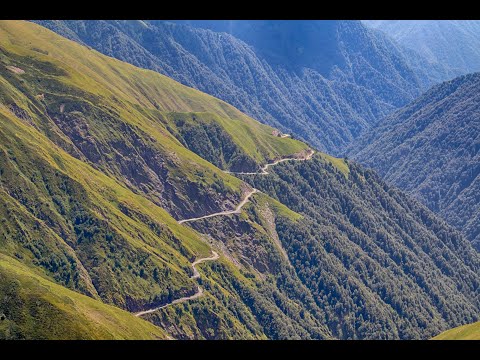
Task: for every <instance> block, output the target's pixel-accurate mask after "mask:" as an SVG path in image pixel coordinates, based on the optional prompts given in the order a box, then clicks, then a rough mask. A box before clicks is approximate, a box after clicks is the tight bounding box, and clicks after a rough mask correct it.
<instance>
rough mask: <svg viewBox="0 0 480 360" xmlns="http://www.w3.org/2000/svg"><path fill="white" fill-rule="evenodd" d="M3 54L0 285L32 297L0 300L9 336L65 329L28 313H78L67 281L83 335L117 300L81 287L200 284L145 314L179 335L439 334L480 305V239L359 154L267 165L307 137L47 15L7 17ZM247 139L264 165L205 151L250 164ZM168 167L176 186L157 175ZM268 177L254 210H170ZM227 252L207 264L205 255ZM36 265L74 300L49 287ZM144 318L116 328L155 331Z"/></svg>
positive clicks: (113, 289) (139, 305)
mask: <svg viewBox="0 0 480 360" xmlns="http://www.w3.org/2000/svg"><path fill="white" fill-rule="evenodd" d="M0 71H1V72H0V99H1V101H0V103H1V106H0V184H1V186H0V202H1V205H0V218H1V219H2V226H1V227H0V244H1V246H0V253H1V254H2V255H1V257H0V268H1V269H2V270H0V274H2V275H0V276H1V278H0V286H5V285H2V284H4V283H7V285H6V287H7V288H8V289H13V290H9V291H12V293H13V294H14V295H15V294H16V295H15V299H19V301H14V302H13V304H12V303H9V302H7V303H4V302H2V303H0V306H1V308H0V319H3V320H0V321H3V323H2V322H0V329H1V330H2V331H3V334H2V336H3V337H6V336H9V337H16V338H22V337H23V338H35V337H43V336H44V337H50V338H58V337H60V336H59V335H58V332H56V329H58V328H55V327H53V328H51V329H52V330H51V331H50V328H45V332H44V333H41V334H39V333H38V332H32V331H31V329H32V327H31V326H29V325H30V323H29V321H30V320H29V319H30V318H32V319H37V320H35V321H37V323H36V325H37V324H38V323H40V325H43V324H44V321H46V320H42V319H43V318H44V317H43V315H42V314H51V313H52V312H53V313H57V312H56V311H55V308H61V309H64V310H65V306H67V308H66V310H65V312H64V313H63V314H58V313H57V314H58V318H59V324H62V326H64V324H65V323H66V322H65V321H64V319H68V317H69V316H70V315H69V314H71V312H70V310H69V308H68V304H71V303H70V302H69V301H67V300H66V299H65V298H64V296H63V294H65V296H67V297H70V298H71V299H73V300H72V301H74V303H76V304H77V310H76V311H79V312H83V315H81V314H80V315H79V316H80V317H81V318H79V321H78V322H71V324H72V329H68V331H65V333H64V334H62V336H63V337H69V338H74V337H84V335H85V333H84V332H80V333H79V331H77V330H75V329H73V327H74V326H81V323H82V322H83V319H85V317H86V318H91V316H92V314H93V316H94V317H95V318H96V317H106V318H108V317H110V316H109V315H108V314H112V312H111V311H114V310H111V307H105V308H103V307H101V306H100V305H98V306H97V305H93V304H94V303H91V302H90V300H89V299H85V298H84V297H82V296H80V295H78V296H77V297H74V296H73V295H72V294H71V293H70V291H71V290H73V291H75V292H77V293H80V294H84V295H87V296H89V297H90V298H91V301H94V302H95V304H97V302H98V303H99V302H102V303H103V304H104V305H105V306H107V305H114V306H116V307H117V308H120V309H123V310H127V311H128V312H133V313H137V312H141V311H145V310H149V309H152V308H157V307H161V306H162V305H166V304H172V303H173V302H174V301H175V300H177V299H181V298H185V297H191V296H193V295H194V294H197V293H198V291H199V290H198V289H199V286H200V287H201V289H202V290H203V292H202V294H201V296H197V297H195V298H194V299H192V300H190V301H185V302H181V303H175V304H172V305H170V306H167V307H164V308H162V309H159V310H158V311H155V312H152V313H149V314H146V315H144V316H142V317H143V318H144V319H145V320H148V321H150V322H152V323H153V324H154V325H156V326H157V327H158V328H159V330H157V331H158V336H162V335H163V334H164V335H165V336H170V337H174V338H178V339H192V338H199V339H229V338H237V339H238V338H242V339H266V338H270V339H301V338H303V339H329V338H428V337H431V336H433V335H434V334H438V333H439V332H440V331H442V330H445V329H447V328H451V327H454V326H458V325H462V324H465V323H470V322H473V321H477V320H478V309H479V303H478V288H479V286H478V285H479V277H478V273H479V271H478V270H479V266H480V264H479V258H478V254H477V253H476V252H475V251H474V250H473V249H472V247H471V245H470V244H469V243H468V242H467V241H466V240H464V239H463V238H462V237H461V236H459V235H458V233H456V232H455V231H454V230H452V229H451V228H450V227H448V226H447V225H446V224H445V223H443V222H442V221H439V220H438V219H437V218H436V217H435V216H434V215H433V214H432V213H431V212H429V211H428V210H426V209H425V208H423V207H421V206H420V205H418V204H417V203H416V202H415V201H412V200H410V199H408V198H406V197H405V196H404V195H403V194H401V193H400V192H399V191H397V190H395V189H391V188H390V187H389V186H387V185H385V184H384V183H383V182H382V181H381V180H380V179H379V178H378V177H376V176H375V175H373V174H372V173H371V172H369V171H365V170H363V169H362V168H361V167H360V166H358V165H356V164H353V163H350V162H345V161H344V160H341V159H335V158H332V157H330V156H328V155H325V154H322V153H316V154H315V155H314V157H313V158H312V159H309V160H305V161H285V162H281V163H278V164H277V165H275V166H270V167H269V168H268V174H265V172H264V171H261V170H260V169H261V165H263V164H264V163H265V162H267V161H272V160H274V159H275V158H282V157H288V158H290V157H299V156H300V155H299V154H305V150H306V149H307V146H306V145H305V144H302V143H300V142H298V141H295V140H292V139H289V138H282V137H278V136H274V135H272V131H273V129H272V128H269V127H265V126H263V125H260V124H258V123H256V122H254V121H253V120H252V119H250V118H248V117H246V116H245V115H243V114H241V113H240V112H239V111H237V110H236V109H234V108H232V107H231V106H229V105H228V104H226V103H223V102H222V101H219V100H217V99H214V98H212V97H210V96H207V95H205V94H202V93H200V92H198V91H196V90H193V89H190V88H186V87H184V86H181V85H180V84H178V83H176V82H174V81H172V80H170V79H167V78H165V77H163V76H161V75H159V74H155V73H153V72H151V71H146V70H141V69H137V68H134V67H133V66H131V65H128V64H125V63H122V62H120V61H118V60H115V59H111V58H108V57H106V56H104V55H101V54H99V53H97V52H96V51H94V50H89V49H88V48H86V47H83V46H80V45H79V44H76V43H74V42H71V41H69V40H67V39H65V38H62V37H60V36H58V35H56V34H55V33H53V32H51V31H49V30H47V29H44V28H41V27H40V26H38V25H35V24H33V23H28V22H17V21H2V22H0ZM192 129H193V130H192ZM202 129H203V131H204V132H203V135H202V136H203V137H200V135H198V134H202ZM212 129H213V130H212ZM217 130H218V131H217ZM255 134H256V135H255ZM192 139H193V140H192ZM194 140H195V141H194ZM196 140H198V141H196ZM197 145H202V146H199V147H197ZM231 147H233V149H235V151H243V152H242V154H244V156H245V158H246V159H250V160H245V161H243V160H242V161H241V162H238V164H239V165H237V166H238V167H239V168H240V172H243V168H242V166H241V165H242V164H243V163H244V162H247V165H248V162H251V163H252V165H251V166H250V165H248V166H247V168H248V169H247V170H250V171H247V172H252V170H253V171H254V170H255V166H256V167H257V172H258V173H259V174H258V175H238V176H243V177H244V178H245V179H244V180H241V179H239V178H237V177H234V176H232V175H231V174H228V173H226V172H225V171H222V170H221V169H219V168H218V167H216V166H215V165H213V164H211V163H210V162H208V161H207V160H205V159H207V158H210V159H211V161H214V159H215V158H216V157H218V156H217V155H216V154H218V153H215V151H220V154H223V155H221V157H222V156H223V158H222V161H221V162H219V166H224V169H229V171H230V172H235V170H234V169H233V168H232V164H233V162H231V161H227V159H230V158H231V157H229V156H227V154H228V153H229V150H228V149H230V148H231ZM190 148H191V150H190ZM192 150H194V151H196V153H197V154H198V155H197V154H195V153H194V152H192ZM125 164H128V166H127V167H124V165H125ZM145 164H146V165H145ZM157 164H164V165H163V167H162V168H160V169H159V168H158V167H156V165H157ZM126 170H128V171H126ZM275 172H278V175H275ZM138 174H147V175H148V176H142V177H141V178H139V177H138V176H137V175H138ZM150 175H152V177H149V176H150ZM156 176H158V177H156ZM252 176H253V177H254V179H253V180H252V179H251V177H252ZM255 177H256V179H255ZM152 179H153V180H152ZM156 179H158V182H155V181H156ZM140 180H141V181H140ZM187 180H188V182H187ZM166 184H169V186H170V188H169V189H170V190H171V193H170V192H166V191H165V192H162V191H159V192H158V194H157V193H153V192H152V191H149V190H150V189H154V190H157V187H158V186H160V187H167V186H166ZM184 184H187V185H188V186H184ZM252 185H255V186H256V188H258V189H259V190H262V192H258V191H257V192H256V193H254V194H253V195H252V196H251V197H250V199H249V200H248V201H246V202H244V206H243V207H242V208H241V210H240V211H239V212H236V213H231V212H227V213H228V214H226V215H220V216H215V217H209V218H206V219H202V220H196V221H190V222H183V223H180V222H179V221H176V220H175V219H174V218H173V217H172V215H173V216H175V217H176V218H177V219H185V218H189V219H190V218H198V217H201V216H202V215H207V214H211V213H217V212H219V211H221V210H232V209H235V207H237V206H238V204H241V203H243V202H242V201H241V200H242V199H244V197H245V195H246V194H248V193H251V192H252V191H253V190H254V189H253V187H252ZM202 186H203V189H205V190H204V191H205V193H206V194H208V195H207V197H206V198H202V197H200V196H199V193H200V194H202V192H201V189H202ZM199 187H200V190H199ZM172 193H173V194H176V195H177V197H176V198H174V197H171V194H172ZM157 195H158V196H157ZM271 196H273V197H274V198H276V199H277V200H275V199H274V198H272V197H271ZM210 198H214V199H218V202H214V203H211V204H210V205H209V202H208V199H210ZM172 199H176V200H177V201H171V200H172ZM278 200H280V201H278ZM172 204H173V205H172ZM285 205H288V207H287V206H285ZM213 251H215V252H216V253H218V254H219V258H218V259H216V260H215V261H208V262H204V263H202V264H199V265H197V267H196V269H197V270H198V272H199V273H200V276H198V277H196V276H194V275H195V273H194V270H193V268H192V265H191V264H192V263H193V262H194V261H195V260H198V259H202V258H206V257H211V256H212V254H213ZM13 259H15V260H13ZM359 259H361V260H359ZM12 269H15V270H12ZM17 269H25V270H22V271H20V270H17ZM23 272H28V273H31V274H34V275H32V276H38V277H41V278H42V279H43V280H40V279H39V280H38V281H39V283H37V285H38V284H40V287H44V286H50V287H51V289H53V290H52V291H53V292H54V294H56V295H58V294H62V299H61V300H59V299H58V298H57V297H54V298H52V297H51V296H53V295H50V294H48V295H45V297H44V299H45V298H46V300H45V301H43V300H38V299H37V295H36V294H37V292H43V290H41V289H40V288H39V287H36V286H34V285H33V284H31V283H29V282H28V281H27V280H26V279H25V277H24V276H23V275H22V273H23ZM4 274H6V275H4ZM4 277H6V279H7V280H3V279H4ZM11 282H19V283H20V285H14V286H11V285H9V284H10V283H11ZM50 283H51V284H52V285H50ZM53 283H55V284H56V285H58V286H62V287H64V288H65V289H63V288H62V290H63V293H62V290H55V289H56V288H55V287H54V285H53ZM17 284H18V283H17ZM22 299H23V300H22ZM30 299H33V300H31V301H30ZM6 300H8V299H6ZM2 301H5V299H3V300H2ZM62 301H65V302H67V303H68V304H67V305H63V304H62ZM25 304H27V305H28V304H30V305H31V304H39V305H37V308H35V307H33V308H32V307H28V308H27V307H26V306H27V305H25ZM32 306H33V305H32ZM52 306H53V309H52ZM95 307H96V308H95ZM7 308H8V311H7V310H6V309H7ZM92 308H95V309H96V310H95V311H92V310H89V309H92ZM83 309H86V310H83ZM108 309H110V310H108ZM36 311H38V312H36ZM118 311H120V310H118ZM26 313H28V314H29V316H30V317H28V316H27V317H25V316H24V315H23V314H26ZM39 313H40V315H38V314H39ZM2 314H3V315H4V316H3V317H2V316H1V315H2ZM74 314H75V313H74ZM118 314H120V313H118ZM121 314H124V313H123V312H121ZM417 314H418V315H417ZM37 315H38V316H37ZM127 315H128V314H127ZM127 315H125V319H127ZM46 316H47V315H46ZM48 316H49V317H50V315H48ZM112 316H113V315H112ZM118 316H119V317H123V315H118ZM32 321H33V320H32ZM125 321H127V320H125ZM25 322H27V324H25ZM67 323H68V322H67ZM4 324H7V325H4ZM48 324H49V323H46V322H45V325H48ZM140 324H143V323H138V322H137V323H135V327H136V328H138V330H134V329H132V330H131V332H127V331H125V330H124V329H123V330H122V329H121V327H122V326H123V321H121V320H119V321H118V322H116V323H111V322H110V323H109V328H108V330H105V331H106V332H109V333H110V334H114V335H115V337H151V333H153V334H155V332H154V331H152V330H149V328H146V327H145V326H143V325H140ZM13 330H15V331H13ZM86 331H89V330H88V329H87V330H86ZM99 331H100V330H99ZM135 331H137V332H135ZM12 334H13V336H11V335H12ZM97 334H98V333H97ZM108 336H109V335H107V334H106V333H102V334H100V335H99V337H108Z"/></svg>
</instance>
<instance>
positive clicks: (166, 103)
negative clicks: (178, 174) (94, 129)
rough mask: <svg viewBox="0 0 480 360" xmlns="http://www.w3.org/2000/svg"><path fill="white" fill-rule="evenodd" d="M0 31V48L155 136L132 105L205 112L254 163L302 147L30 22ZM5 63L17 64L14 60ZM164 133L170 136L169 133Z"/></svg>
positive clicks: (154, 126)
mask: <svg viewBox="0 0 480 360" xmlns="http://www.w3.org/2000/svg"><path fill="white" fill-rule="evenodd" d="M0 35H1V36H0V45H1V46H2V48H4V49H5V50H7V51H9V52H11V53H12V54H15V55H17V56H18V57H19V58H29V59H30V60H31V61H32V62H35V63H36V64H37V66H36V68H37V69H38V68H39V66H38V64H43V66H42V67H43V76H45V77H46V78H48V79H50V80H53V79H55V80H56V81H59V82H61V83H62V84H63V85H64V86H66V87H68V88H73V89H81V91H82V92H83V93H87V94H89V96H90V98H92V99H93V98H94V97H95V98H96V99H97V100H99V99H102V100H101V101H108V102H109V103H110V104H109V105H112V104H111V101H112V100H114V101H115V104H116V110H117V111H118V113H119V115H120V116H121V117H122V118H125V119H128V120H129V121H131V122H132V123H134V124H135V125H138V126H140V127H142V128H144V129H145V131H146V132H147V133H149V134H156V135H157V134H158V135H159V134H160V133H162V131H164V129H162V128H160V127H159V121H156V120H155V119H150V121H145V114H146V113H145V112H143V113H140V111H139V110H138V109H137V108H136V107H135V106H138V107H140V108H143V109H150V110H154V109H158V110H159V111H160V112H163V113H169V112H185V113H186V112H195V113H209V114H211V115H212V116H211V121H216V122H218V123H219V124H220V125H221V126H222V127H223V128H224V129H225V131H226V132H227V133H228V134H229V135H230V136H231V138H232V139H233V141H234V142H235V143H236V144H237V146H239V147H240V148H242V149H243V150H244V151H245V152H246V153H247V154H248V155H249V156H251V157H252V158H253V159H254V160H255V161H257V162H259V163H266V162H268V160H270V159H273V158H275V157H279V156H284V155H289V154H292V153H295V152H299V151H300V150H302V149H305V148H306V145H305V144H304V143H302V142H300V141H297V140H293V139H290V138H279V137H275V136H273V135H272V130H273V128H271V127H270V126H266V125H263V124H260V123H259V122H257V121H255V120H253V119H252V118H250V117H248V116H246V115H245V114H243V113H242V112H240V111H239V110H238V109H236V108H234V107H233V106H231V105H229V104H227V103H225V102H224V101H222V100H219V99H217V98H214V97H212V96H210V95H207V94H205V93H202V92H200V91H197V90H195V89H192V88H190V87H187V86H184V85H181V84H179V83H177V82H176V81H174V80H172V79H170V78H168V77H166V76H163V75H160V74H158V73H156V72H154V71H150V70H144V69H139V68H137V67H135V66H133V65H130V64H127V63H124V62H122V61H119V60H116V59H113V58H110V57H108V56H105V55H102V54H100V53H98V52H97V51H95V50H91V49H88V48H87V47H84V46H81V45H79V44H77V43H75V42H72V41H69V40H66V39H64V38H62V37H60V36H59V35H57V34H55V33H53V32H51V31H50V30H48V29H45V28H43V27H41V26H38V25H36V24H33V23H30V22H24V21H2V22H0ZM38 49H40V50H42V52H39V51H38ZM4 62H5V63H6V61H4ZM6 65H14V66H18V67H21V66H22V64H15V62H14V61H13V62H12V61H10V62H9V63H8V64H6ZM45 69H48V70H49V71H48V72H47V71H45ZM24 70H25V71H26V74H24V75H19V77H20V76H23V77H24V78H28V76H29V73H31V72H34V68H28V67H27V68H25V69H24ZM46 96H48V94H46ZM132 105H135V106H132ZM162 137H165V134H163V136H162ZM167 138H169V140H172V137H171V136H170V134H169V135H168V136H167Z"/></svg>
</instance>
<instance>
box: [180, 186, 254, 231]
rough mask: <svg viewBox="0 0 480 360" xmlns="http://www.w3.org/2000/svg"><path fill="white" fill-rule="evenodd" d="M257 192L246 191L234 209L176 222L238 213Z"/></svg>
mask: <svg viewBox="0 0 480 360" xmlns="http://www.w3.org/2000/svg"><path fill="white" fill-rule="evenodd" d="M257 192H258V190H257V189H252V190H251V191H250V192H248V193H247V195H246V196H245V197H244V198H243V200H242V201H241V202H240V204H238V206H237V207H236V209H235V210H228V211H221V212H218V213H214V214H210V215H205V216H200V217H196V218H191V219H184V220H179V221H178V223H179V224H183V223H186V222H190V221H196V220H201V219H207V218H211V217H214V216H221V215H230V214H240V213H241V212H242V207H243V206H244V205H245V204H246V203H247V202H248V200H249V199H250V197H251V196H252V195H253V194H255V193H257Z"/></svg>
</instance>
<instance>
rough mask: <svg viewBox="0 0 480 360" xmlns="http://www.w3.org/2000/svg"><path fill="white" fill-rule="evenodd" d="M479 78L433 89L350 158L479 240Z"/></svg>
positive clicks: (392, 118) (362, 143)
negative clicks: (371, 169) (369, 168)
mask: <svg viewBox="0 0 480 360" xmlns="http://www.w3.org/2000/svg"><path fill="white" fill-rule="evenodd" d="M479 103H480V74H479V73H475V74H470V75H465V76H462V77H459V78H456V79H454V80H452V81H449V82H445V83H443V84H441V85H438V86H435V87H434V88H432V89H431V90H430V91H428V92H426V93H425V94H424V95H422V96H421V97H420V98H418V99H417V100H415V101H414V102H412V103H411V104H409V105H407V106H405V107H404V108H402V109H401V110H399V111H397V112H395V113H394V114H392V115H391V116H389V117H387V118H386V119H385V120H383V121H382V123H381V124H379V126H378V127H377V128H376V129H375V130H373V131H371V132H370V133H367V134H365V136H363V137H362V138H361V139H360V140H359V141H358V143H356V144H355V146H354V150H353V151H352V154H353V155H354V157H355V158H356V159H358V160H359V161H360V162H362V163H363V164H365V165H368V166H371V167H373V168H375V169H377V171H378V172H379V173H380V174H381V175H382V176H383V177H384V179H386V180H387V181H389V182H391V183H393V184H395V185H397V186H399V187H400V188H401V189H404V190H405V191H407V192H408V193H411V194H412V195H414V196H415V197H416V198H417V199H419V200H420V201H421V202H423V203H424V204H425V205H427V206H428V207H429V208H430V209H432V210H433V211H435V212H436V213H438V214H439V215H440V216H441V217H443V218H444V219H445V220H446V221H448V222H449V223H450V224H452V225H454V226H455V227H457V228H458V229H459V230H461V231H463V232H464V233H465V235H466V237H467V238H468V239H470V240H471V241H472V242H473V243H474V244H475V246H476V247H477V248H478V247H479V244H480V243H479V241H480V226H479V224H480V197H479V194H480V176H479V173H480V155H479V151H480V121H479V118H480V107H479Z"/></svg>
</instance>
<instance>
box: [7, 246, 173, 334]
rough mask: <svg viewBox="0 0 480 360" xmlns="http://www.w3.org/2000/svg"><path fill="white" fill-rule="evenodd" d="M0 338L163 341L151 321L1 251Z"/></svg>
mask: <svg viewBox="0 0 480 360" xmlns="http://www.w3.org/2000/svg"><path fill="white" fill-rule="evenodd" d="M0 289H1V292H2V294H3V295H4V296H2V299H0V309H1V311H2V313H1V314H0V316H2V319H1V320H0V338H7V339H8V338H16V336H17V335H18V334H21V337H22V338H25V339H105V340H109V339H112V340H113V339H116V340H121V339H144V340H147V339H165V338H166V336H165V333H164V332H163V331H162V330H161V329H160V328H158V327H156V326H154V325H152V324H151V323H149V322H147V321H145V320H142V319H140V318H136V317H135V316H133V315H132V314H130V313H128V312H126V311H124V310H121V309H118V308H116V307H113V306H109V305H106V304H103V303H102V302H100V301H98V300H94V299H91V298H89V297H88V296H85V295H81V294H78V293H76V292H74V291H71V290H68V289H66V288H64V287H63V286H60V285H57V284H55V283H54V282H52V281H49V280H47V279H45V278H44V277H42V276H39V275H37V274H34V273H33V272H32V270H31V269H29V268H27V267H26V266H24V265H22V264H21V263H20V262H19V261H17V260H14V259H13V258H10V257H8V256H5V255H2V254H0Z"/></svg>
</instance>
